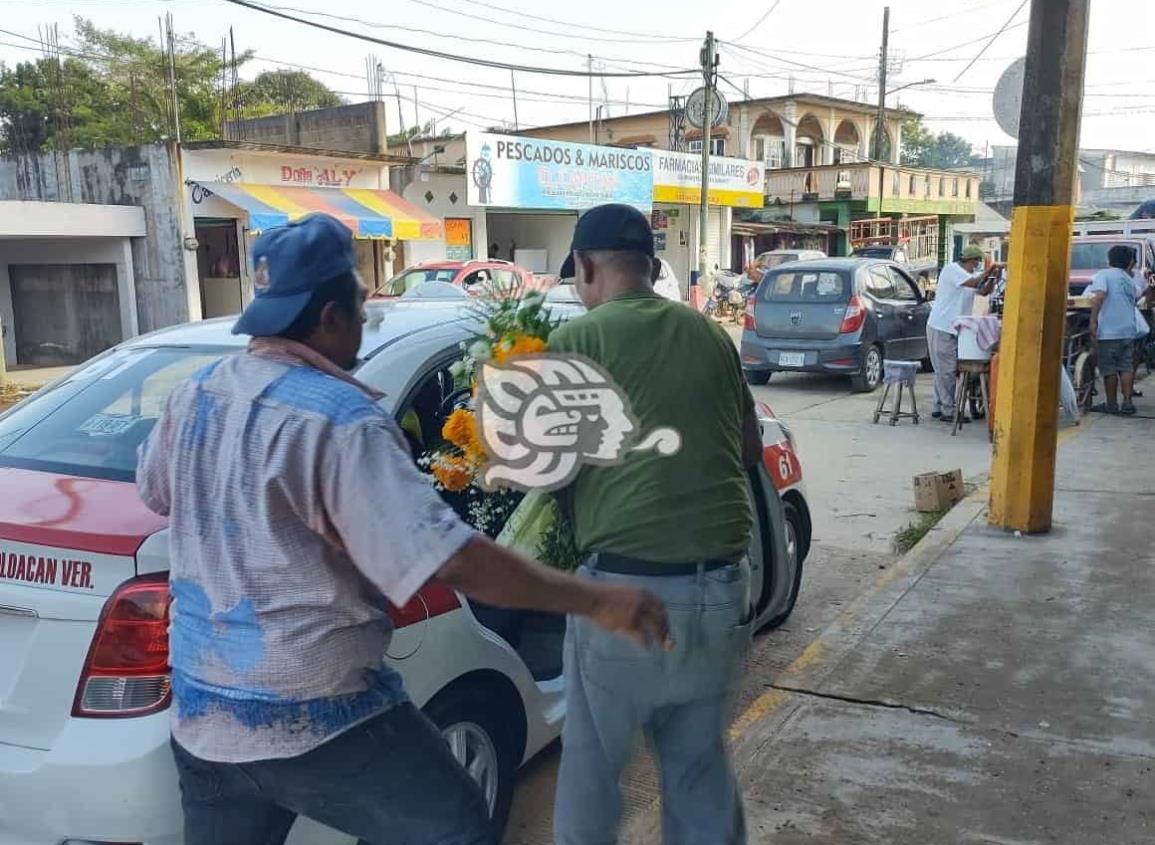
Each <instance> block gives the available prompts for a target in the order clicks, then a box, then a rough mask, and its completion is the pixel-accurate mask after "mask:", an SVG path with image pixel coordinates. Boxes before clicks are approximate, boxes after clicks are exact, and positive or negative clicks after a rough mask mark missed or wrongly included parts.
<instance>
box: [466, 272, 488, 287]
mask: <svg viewBox="0 0 1155 845" xmlns="http://www.w3.org/2000/svg"><path fill="white" fill-rule="evenodd" d="M487 284H489V271H488V270H474V271H473V272H472V273H470V274H469V275H468V276H466V277H465V278H464V279H463V280H462V282H461V286H462V287H463V288H465V289H466V290H469V289H470V288H474V287H477V286H479V285H487Z"/></svg>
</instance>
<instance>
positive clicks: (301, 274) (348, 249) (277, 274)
mask: <svg viewBox="0 0 1155 845" xmlns="http://www.w3.org/2000/svg"><path fill="white" fill-rule="evenodd" d="M252 256H253V301H252V302H250V303H249V307H248V308H246V309H245V311H244V313H243V314H241V317H240V319H239V320H237V322H236V325H234V326H233V334H247V335H252V336H253V337H269V336H271V335H276V334H280V333H281V332H283V331H284V330H285V329H287V328H288V327H289V326H291V325H292V324H293V321H294V320H296V319H297V317H298V315H300V313H301V311H302V310H304V308H305V306H306V305H307V304H308V303H309V299H310V297H312V295H313V291H315V290H316V289H317V288H319V287H320V286H321V285H323V284H324V283H325V282H327V281H330V280H331V279H335V278H337V277H338V276H341V275H344V274H345V273H351V272H353V271H354V270H355V269H356V267H357V257H356V255H355V254H354V252H353V233H352V232H351V231H349V227H348V226H346V225H345V224H344V223H342V222H341V221H340V220H338V219H337V218H336V217H332V216H330V215H328V214H310V215H309V216H308V217H303V218H301V219H300V220H297V221H296V222H293V223H290V224H288V225H287V226H278V227H277V228H275V229H269V230H268V231H267V232H263V233H262V234H261V235H260V236H259V237H258V238H257V239H256V241H255V242H254V243H253V251H252Z"/></svg>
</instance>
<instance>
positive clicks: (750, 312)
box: [742, 295, 758, 332]
mask: <svg viewBox="0 0 1155 845" xmlns="http://www.w3.org/2000/svg"><path fill="white" fill-rule="evenodd" d="M757 305H758V297H757V295H754V296H751V297H750V298H749V299H747V300H746V315H745V317H744V319H743V321H742V328H744V329H746V330H747V331H751V332H752V331H754V330H755V329H757V328H758V324H757V323H756V322H755V321H754V309H755V308H756V307H757Z"/></svg>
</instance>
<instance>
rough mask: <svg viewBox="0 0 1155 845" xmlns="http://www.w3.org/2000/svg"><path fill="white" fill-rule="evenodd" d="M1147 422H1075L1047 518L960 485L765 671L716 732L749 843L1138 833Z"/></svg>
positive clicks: (1145, 695) (1079, 838)
mask: <svg viewBox="0 0 1155 845" xmlns="http://www.w3.org/2000/svg"><path fill="white" fill-rule="evenodd" d="M1152 437H1155V421H1153V420H1150V419H1138V418H1136V419H1122V418H1098V419H1088V421H1087V422H1086V423H1084V425H1083V426H1082V427H1081V429H1078V430H1076V431H1075V432H1074V436H1071V437H1069V438H1066V440H1065V442H1064V444H1063V446H1062V447H1061V451H1060V466H1059V490H1058V492H1057V495H1056V503H1055V524H1056V528H1055V530H1054V531H1052V533H1051V534H1049V535H1047V536H1043V537H1020V536H1015V535H1013V534H1007V533H1004V532H1002V531H999V530H995V529H992V528H990V527H989V526H988V525H987V523H986V509H985V493H983V492H981V493H979V494H976V495H975V496H973V497H971V498H970V499H968V500H966V501H965V502H963V503H962V504H960V505H959V506H957V507H956V508H955V509H954V510H953V511H952V512H951V513H950V514H948V515H947V517H946V518H945V519H944V520H943V522H942V523H940V525H939V526H938V527H937V528H936V529H934V530H933V531H932V532H931V533H930V534H929V535H928V536H927V537H926V539H925V540H923V542H922V543H920V544H919V546H917V547H916V548H915V550H914V551H913V552H912V553H911V554H909V555H907V556H906V557H905V558H903V559H902V560H901V561H900V563H899V564H898V565H897V566H896V567H894V568H893V569H891V570H888V571H886V572H885V573H883V577H882V578H881V579H880V581H879V582H877V583H876V584H875V585H874V587H873V588H872V589H871V590H870V591H868V592H867V593H866V594H864V595H863V596H862V597H861V598H860V599H859V600H857V601H856V602H855V603H854V604H853V605H852V606H851V607H849V608H848V609H847V611H846V612H845V613H844V614H843V615H842V616H841V617H840V618H839V620H838V621H837V622H836V623H835V624H834V626H833V627H831V628H830V629H828V630H827V631H826V632H825V633H824V634H823V635H822V636H821V637H820V638H819V639H818V640H817V641H815V642H814V643H813V644H812V645H811V646H810V647H809V648H808V649H807V650H806V652H804V653H803V655H802V656H801V657H800V658H799V659H798V660H796V661H795V662H794V663H793V664H792V665H791V666H790V667H789V668H788V669H787V670H786V672H785V673H783V674H782V675H781V676H780V677H779V678H777V679H776V680H775V681H774V682H773V685H772V686H771V688H769V689H767V690H766V692H765V693H764V694H763V695H762V696H761V697H760V698H759V699H758V700H757V701H756V702H755V703H754V704H753V706H751V707H750V708H749V709H748V710H747V711H746V712H745V713H743V714H742V715H741V716H740V717H739V718H738V721H737V722H736V724H735V726H734V731H733V736H734V739H735V754H736V760H737V764H738V767H739V771H740V774H741V778H742V781H743V785H744V789H745V794H746V810H747V819H748V823H749V828H750V842H751V843H774V845H793V843H808V845H815V844H816V843H829V844H830V845H834V843H838V845H847V843H887V845H898V844H899V843H902V845H907V843H909V845H936V844H937V843H999V845H1027V844H1028V843H1031V845H1034V843H1040V844H1041V843H1072V845H1075V843H1078V845H1092V844H1093V845H1098V844H1099V843H1140V842H1152V841H1155V551H1153V546H1155V520H1153V519H1152V518H1151V515H1150V513H1149V507H1150V506H1151V505H1155V483H1153V482H1152V480H1151V479H1152V464H1151V461H1150V459H1149V458H1148V449H1147V448H1146V447H1147V444H1148V443H1150V442H1151V439H1152ZM645 815H646V816H647V817H646V818H642V819H638V820H637V823H636V824H634V825H632V826H631V829H630V831H629V836H628V839H627V841H629V842H632V843H652V842H657V841H659V832H658V828H659V827H660V824H659V823H658V821H657V817H656V815H654V814H653V813H648V814H645Z"/></svg>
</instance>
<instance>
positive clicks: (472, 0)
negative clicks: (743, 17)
mask: <svg viewBox="0 0 1155 845" xmlns="http://www.w3.org/2000/svg"><path fill="white" fill-rule="evenodd" d="M464 2H466V3H470V4H472V5H474V6H482V7H484V8H486V9H493V10H494V11H498V12H506V13H508V14H511V15H517V16H519V17H523V18H530V19H532V20H535V21H542V22H544V23H555V24H557V25H558V26H572V27H576V28H578V29H589V30H593V31H594V32H608V33H610V34H611V35H629V36H631V37H632V38H635V39H636V38H648V39H651V40H655V41H698V40H699V37H698V36H694V37H684V38H683V37H679V36H674V35H654V34H653V33H646V32H630V31H628V30H624V29H607V28H605V27H601V26H594V25H593V24H584V23H574V22H573V21H562V20H558V19H556V18H547V17H543V16H541V15H533V14H530V13H529V12H525V11H522V10H521V9H510V8H507V7H505V6H498V5H497V4H495V3H484V2H482V0H464ZM425 5H432V4H425ZM443 11H447V12H448V11H452V10H451V9H444V10H443ZM490 22H491V23H501V22H500V21H490ZM501 25H502V26H509V25H510V24H501Z"/></svg>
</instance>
